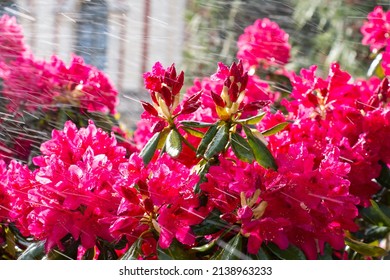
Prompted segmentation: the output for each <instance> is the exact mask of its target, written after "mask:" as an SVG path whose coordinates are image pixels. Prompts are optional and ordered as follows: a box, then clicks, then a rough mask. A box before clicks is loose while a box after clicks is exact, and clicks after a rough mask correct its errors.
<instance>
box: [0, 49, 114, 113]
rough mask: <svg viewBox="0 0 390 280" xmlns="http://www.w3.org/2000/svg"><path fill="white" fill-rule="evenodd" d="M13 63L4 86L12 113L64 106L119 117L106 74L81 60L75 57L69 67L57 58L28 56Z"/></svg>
mask: <svg viewBox="0 0 390 280" xmlns="http://www.w3.org/2000/svg"><path fill="white" fill-rule="evenodd" d="M13 63H14V64H13V65H14V67H10V69H9V72H8V73H7V75H6V77H5V78H4V85H3V86H4V90H3V94H4V96H5V97H8V98H9V99H10V100H12V102H10V103H9V104H8V107H9V109H10V111H11V112H14V111H15V110H21V109H27V110H28V111H34V110H36V109H37V108H40V109H42V110H44V111H45V110H56V109H57V107H58V106H63V105H64V104H65V105H67V106H77V107H79V108H80V110H81V111H89V112H103V113H110V114H115V113H116V109H115V107H116V105H117V103H118V99H117V95H118V92H117V91H116V89H115V88H114V87H113V85H112V84H111V82H110V81H109V79H108V77H107V76H106V75H105V74H104V73H103V72H101V71H100V70H98V69H96V68H95V67H93V66H90V65H86V64H84V61H83V60H82V58H80V57H77V56H73V58H72V60H71V63H70V66H69V67H67V66H66V65H65V63H64V62H63V61H61V60H60V59H59V58H57V57H55V56H53V57H52V58H51V61H50V62H46V61H40V60H37V59H35V58H34V57H33V56H32V55H29V56H27V55H25V56H23V57H20V58H18V59H17V60H15V61H14V62H13Z"/></svg>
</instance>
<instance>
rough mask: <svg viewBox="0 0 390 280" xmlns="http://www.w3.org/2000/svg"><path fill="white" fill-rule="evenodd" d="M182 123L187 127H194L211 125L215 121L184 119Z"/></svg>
mask: <svg viewBox="0 0 390 280" xmlns="http://www.w3.org/2000/svg"><path fill="white" fill-rule="evenodd" d="M180 124H182V125H183V126H185V127H189V128H194V127H197V128H204V127H211V126H213V125H214V124H213V123H205V122H191V121H182V122H180Z"/></svg>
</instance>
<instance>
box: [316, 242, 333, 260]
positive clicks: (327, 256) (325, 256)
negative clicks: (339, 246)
mask: <svg viewBox="0 0 390 280" xmlns="http://www.w3.org/2000/svg"><path fill="white" fill-rule="evenodd" d="M332 254H333V249H332V247H331V246H330V245H329V244H328V243H325V246H324V251H323V252H322V254H318V260H333V257H332Z"/></svg>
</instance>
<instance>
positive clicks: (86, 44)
mask: <svg viewBox="0 0 390 280" xmlns="http://www.w3.org/2000/svg"><path fill="white" fill-rule="evenodd" d="M107 17H108V7H107V4H106V1H102V0H90V1H83V3H82V5H81V10H80V18H79V20H78V21H77V46H76V54H78V55H79V56H82V57H83V58H84V60H85V62H86V63H87V64H91V65H94V66H96V67H97V68H99V69H101V70H104V68H105V65H106V48H107V31H108V25H107Z"/></svg>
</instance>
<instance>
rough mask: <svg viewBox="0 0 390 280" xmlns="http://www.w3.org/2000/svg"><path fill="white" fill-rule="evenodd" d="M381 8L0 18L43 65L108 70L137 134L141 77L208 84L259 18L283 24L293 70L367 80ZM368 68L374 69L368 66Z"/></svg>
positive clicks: (109, 3) (156, 0)
mask: <svg viewBox="0 0 390 280" xmlns="http://www.w3.org/2000/svg"><path fill="white" fill-rule="evenodd" d="M377 5H382V6H383V7H384V10H387V9H389V7H390V1H366V0H278V1H272V0H226V1H219V0H187V1H186V0H50V1H48V0H13V1H10V0H0V14H3V13H8V14H10V15H13V16H15V17H16V18H17V20H18V22H19V23H20V24H21V25H22V27H23V31H24V34H25V37H26V43H27V44H28V45H29V46H30V48H31V49H32V51H33V53H34V54H35V55H36V56H37V57H39V58H43V59H49V58H50V56H51V55H53V54H56V55H58V56H59V57H60V58H61V59H63V60H65V61H70V57H71V54H72V53H75V54H77V55H80V56H82V57H83V58H84V59H85V61H86V63H88V64H92V65H94V66H96V67H98V68H99V69H101V70H104V71H105V72H106V73H107V74H108V76H109V77H110V79H111V80H112V82H113V83H114V85H115V86H116V88H117V89H118V90H119V92H120V98H121V101H120V105H119V108H118V110H119V112H120V114H121V122H123V123H125V124H126V126H127V127H128V128H133V127H134V125H135V123H136V122H137V120H138V119H139V115H140V113H141V112H142V108H141V106H140V104H139V103H138V102H136V101H134V100H139V99H147V98H148V94H147V93H146V92H145V90H144V89H143V79H142V74H143V73H144V72H146V71H149V70H150V69H151V67H152V65H153V64H154V63H155V62H156V61H160V62H161V63H162V64H163V65H164V66H165V67H167V66H169V65H170V64H172V63H175V64H176V66H177V68H178V69H183V70H184V71H185V74H186V78H187V80H186V82H187V83H188V84H190V83H191V81H192V80H193V78H195V77H203V76H209V75H211V74H212V73H214V72H215V70H216V64H217V62H218V61H222V62H224V63H226V64H231V62H232V61H233V60H235V53H236V50H237V49H236V42H237V38H238V37H239V35H240V34H241V33H242V32H243V30H244V29H245V27H246V26H248V25H250V24H252V23H253V22H254V21H255V20H256V19H258V18H265V17H267V18H269V19H270V20H272V21H275V22H277V23H278V24H279V25H280V27H281V28H283V29H284V30H285V31H286V32H287V33H288V34H289V35H290V37H289V42H290V44H291V45H292V47H293V48H292V56H291V61H290V63H289V64H288V68H289V69H290V70H294V71H299V69H301V68H302V67H308V66H310V65H313V64H316V65H318V67H319V71H320V73H321V72H322V73H326V72H327V71H328V66H329V64H330V63H331V62H333V61H339V62H340V64H341V66H342V68H343V69H345V70H347V71H349V72H350V73H351V74H352V75H353V76H354V77H358V76H364V75H365V74H366V71H367V65H368V61H369V49H368V47H367V46H363V45H362V44H361V43H360V42H361V38H362V35H361V34H360V31H359V30H360V26H361V25H362V23H363V21H364V20H365V18H366V16H367V14H368V13H369V12H370V11H371V10H372V9H373V8H374V7H375V6H377ZM365 61H367V63H365Z"/></svg>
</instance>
